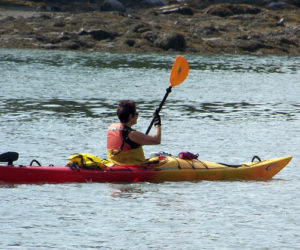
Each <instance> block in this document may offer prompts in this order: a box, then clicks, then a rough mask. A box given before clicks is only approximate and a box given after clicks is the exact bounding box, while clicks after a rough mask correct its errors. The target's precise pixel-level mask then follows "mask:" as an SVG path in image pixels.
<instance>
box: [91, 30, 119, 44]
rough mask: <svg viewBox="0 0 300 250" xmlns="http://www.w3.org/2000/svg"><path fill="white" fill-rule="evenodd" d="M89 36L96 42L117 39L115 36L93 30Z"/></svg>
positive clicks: (103, 31)
mask: <svg viewBox="0 0 300 250" xmlns="http://www.w3.org/2000/svg"><path fill="white" fill-rule="evenodd" d="M88 34H89V35H91V36H92V38H93V39H95V40H98V41H100V40H104V39H114V38H115V34H113V33H111V32H108V31H105V30H102V29H99V30H91V31H89V32H88Z"/></svg>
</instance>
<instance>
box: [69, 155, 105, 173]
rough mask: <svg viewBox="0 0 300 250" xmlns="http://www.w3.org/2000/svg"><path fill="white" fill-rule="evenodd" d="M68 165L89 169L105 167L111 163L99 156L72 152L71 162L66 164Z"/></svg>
mask: <svg viewBox="0 0 300 250" xmlns="http://www.w3.org/2000/svg"><path fill="white" fill-rule="evenodd" d="M66 165H67V166H72V165H73V166H76V167H82V168H89V169H97V168H105V167H107V166H109V165H110V163H109V162H108V161H106V160H101V159H100V158H99V157H97V156H95V155H92V154H87V153H80V154H72V155H70V156H69V162H68V163H67V164H66Z"/></svg>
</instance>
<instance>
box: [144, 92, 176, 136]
mask: <svg viewBox="0 0 300 250" xmlns="http://www.w3.org/2000/svg"><path fill="white" fill-rule="evenodd" d="M171 91H172V86H170V87H168V88H167V89H166V94H165V96H164V98H163V99H162V101H161V102H160V104H159V107H158V109H157V110H156V112H157V114H159V112H160V111H161V109H162V106H163V105H164V103H165V101H166V100H167V97H168V95H169V94H170V92H171ZM154 119H155V117H153V118H152V121H151V123H150V125H149V127H148V129H147V131H146V135H147V134H149V132H150V130H151V128H152V126H153V123H154Z"/></svg>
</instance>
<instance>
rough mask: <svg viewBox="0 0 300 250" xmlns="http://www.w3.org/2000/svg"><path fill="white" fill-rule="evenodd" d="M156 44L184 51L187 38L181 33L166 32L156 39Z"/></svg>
mask: <svg viewBox="0 0 300 250" xmlns="http://www.w3.org/2000/svg"><path fill="white" fill-rule="evenodd" d="M154 45H155V46H156V47H159V48H161V49H163V50H169V49H174V50H178V51H183V50H184V49H185V47H186V43H185V38H184V36H183V35H182V34H179V33H171V34H167V33H165V34H163V35H161V36H159V37H158V38H157V39H156V40H155V42H154Z"/></svg>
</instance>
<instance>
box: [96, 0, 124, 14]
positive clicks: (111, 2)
mask: <svg viewBox="0 0 300 250" xmlns="http://www.w3.org/2000/svg"><path fill="white" fill-rule="evenodd" d="M100 10H102V11H120V12H125V11H126V8H125V6H124V5H123V4H122V3H121V2H120V1H118V0H105V1H104V2H103V4H102V5H101V7H100Z"/></svg>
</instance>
